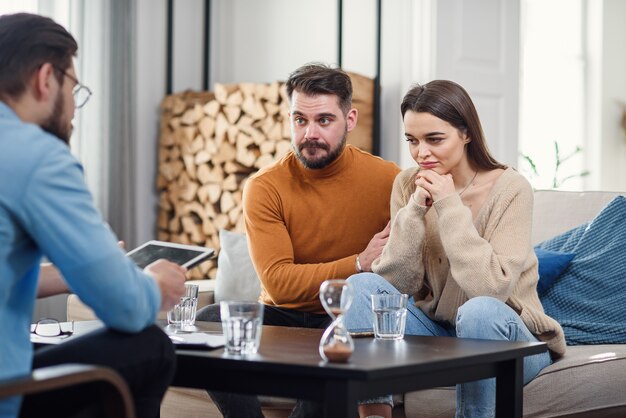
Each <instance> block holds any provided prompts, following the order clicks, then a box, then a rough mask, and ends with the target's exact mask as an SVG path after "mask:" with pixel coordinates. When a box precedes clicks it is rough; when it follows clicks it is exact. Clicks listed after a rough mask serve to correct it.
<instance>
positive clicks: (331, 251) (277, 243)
mask: <svg viewBox="0 0 626 418" xmlns="http://www.w3.org/2000/svg"><path fill="white" fill-rule="evenodd" d="M399 171H400V169H399V168H398V167H397V166H396V165H395V164H394V163H392V162H388V161H385V160H383V159H381V158H379V157H375V156H373V155H371V154H368V153H367V152H364V151H361V150H360V149H358V148H356V147H354V146H351V145H349V144H348V145H346V148H345V149H344V151H343V153H342V154H341V156H340V157H339V158H338V159H337V160H335V161H334V162H333V163H332V164H330V165H329V166H328V167H325V168H323V169H317V170H312V169H307V168H304V166H303V165H302V163H301V162H300V161H299V160H298V158H297V157H296V156H295V154H294V153H293V152H289V153H288V154H287V155H286V156H285V157H283V158H282V159H281V160H280V161H277V162H276V163H275V164H273V165H271V166H269V167H266V168H264V169H262V170H260V171H259V172H258V173H256V174H255V175H253V176H251V177H250V178H249V179H248V181H247V182H246V184H245V187H244V193H243V214H244V219H245V224H246V232H247V235H248V247H249V250H250V255H251V257H252V262H253V264H254V267H255V269H256V271H257V274H258V275H259V278H260V279H261V286H262V291H261V297H260V300H261V301H262V302H263V303H265V304H268V305H273V306H278V307H282V308H289V309H297V310H301V311H306V312H317V313H322V312H324V309H323V308H322V306H321V303H320V300H319V288H320V285H321V284H322V282H323V281H324V280H327V279H345V278H347V277H349V276H350V275H352V274H355V273H356V268H355V262H356V256H357V254H358V253H360V252H362V251H363V250H364V249H365V247H367V244H368V243H369V241H370V240H371V239H372V237H373V236H374V234H376V233H377V232H379V231H380V230H382V229H383V228H384V227H385V225H386V224H387V221H388V220H389V199H390V196H391V189H392V185H393V180H394V178H395V176H396V174H398V172H399Z"/></svg>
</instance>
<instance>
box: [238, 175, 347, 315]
mask: <svg viewBox="0 0 626 418" xmlns="http://www.w3.org/2000/svg"><path fill="white" fill-rule="evenodd" d="M243 212H244V218H245V225H246V233H247V235H248V246H249V250H250V256H251V258H252V262H253V264H254V266H255V269H256V271H257V274H258V276H259V279H260V280H261V284H262V286H263V291H264V293H265V295H264V297H268V298H269V299H271V302H272V303H273V304H275V305H277V306H282V307H285V308H291V309H293V308H295V307H297V308H298V309H302V310H308V311H311V310H318V309H319V303H318V302H317V301H318V293H319V287H320V285H321V283H322V282H323V281H324V280H327V279H339V278H347V277H349V276H350V275H352V274H355V273H356V267H355V262H356V254H354V255H350V256H347V257H344V258H340V259H338V260H334V261H330V262H324V263H314V264H296V263H295V262H294V249H293V245H292V241H291V237H290V235H289V231H288V230H287V227H286V225H285V220H284V218H283V215H282V202H281V200H280V196H279V194H278V193H277V192H276V190H274V188H273V187H272V185H271V184H267V183H266V182H264V181H261V180H260V179H259V178H254V177H253V178H250V179H249V180H248V181H247V182H246V185H245V187H244V197H243ZM302 301H315V302H309V305H308V306H303V302H302Z"/></svg>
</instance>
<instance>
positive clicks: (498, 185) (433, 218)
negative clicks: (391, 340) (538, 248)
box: [372, 168, 565, 357]
mask: <svg viewBox="0 0 626 418" xmlns="http://www.w3.org/2000/svg"><path fill="white" fill-rule="evenodd" d="M417 170H418V169H417V168H410V169H407V170H404V171H402V172H401V173H400V174H398V176H397V177H396V179H395V182H394V185H393V191H392V195H391V219H392V224H391V234H390V236H389V241H388V242H387V244H386V245H385V248H384V249H383V252H382V255H381V256H380V258H379V259H377V260H376V261H375V262H374V263H373V265H372V269H373V271H374V272H375V273H377V274H379V275H381V276H383V277H384V278H385V279H386V280H388V281H389V282H390V283H391V284H392V285H393V286H395V287H396V288H397V289H398V290H399V291H400V292H402V293H407V294H409V295H411V294H412V295H413V296H414V299H415V305H416V306H417V307H419V308H420V309H421V310H422V311H423V312H424V313H425V314H426V315H428V317H430V318H431V319H433V320H435V321H441V322H445V323H448V324H451V325H454V324H455V319H456V313H457V310H458V308H459V307H460V306H461V305H462V304H463V303H464V302H466V301H467V300H468V299H469V298H472V297H475V296H491V297H494V298H497V299H499V300H501V301H504V302H506V304H507V305H509V306H510V307H511V308H513V309H514V310H515V311H516V312H517V313H518V314H519V315H520V317H521V318H522V321H523V322H524V324H526V326H527V327H528V329H529V330H530V331H531V332H532V333H533V334H534V335H535V336H537V338H538V339H539V340H541V341H544V342H546V343H547V345H548V348H549V349H550V351H551V353H552V355H553V356H555V357H560V356H562V355H563V354H564V353H565V338H564V335H563V329H562V328H561V326H560V325H559V324H558V322H556V321H555V320H554V319H552V318H550V317H549V316H547V315H546V314H545V313H544V311H543V307H542V306H541V302H540V301H539V296H538V295H537V280H538V272H537V265H538V263H537V257H536V256H535V252H534V251H533V247H532V245H531V242H530V239H531V226H532V210H533V191H532V188H531V186H530V184H529V183H528V181H527V180H526V179H525V178H524V177H523V176H521V175H520V174H518V173H517V172H516V171H515V170H513V169H512V168H508V169H507V170H505V171H504V172H503V173H502V175H501V176H500V177H499V178H498V180H497V181H496V182H495V184H494V186H493V188H492V190H491V192H490V194H489V196H488V197H487V199H486V201H485V203H484V204H483V207H482V208H481V209H480V211H479V213H478V215H477V217H476V219H475V220H472V213H471V211H470V209H469V208H468V207H466V206H465V205H464V204H463V202H462V201H461V198H460V196H459V195H458V194H456V193H455V194H453V195H450V196H448V197H446V198H444V199H441V200H439V201H437V202H434V204H433V205H432V207H431V208H428V207H425V206H420V205H418V204H417V202H416V201H415V199H413V198H412V196H413V192H414V191H415V184H414V179H415V174H416V173H417Z"/></svg>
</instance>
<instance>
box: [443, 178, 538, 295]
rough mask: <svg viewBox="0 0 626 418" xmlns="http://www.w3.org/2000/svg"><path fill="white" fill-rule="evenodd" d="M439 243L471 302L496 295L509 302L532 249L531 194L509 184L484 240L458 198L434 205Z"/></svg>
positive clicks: (493, 209)
mask: <svg viewBox="0 0 626 418" xmlns="http://www.w3.org/2000/svg"><path fill="white" fill-rule="evenodd" d="M433 208H434V209H435V210H436V211H437V215H438V228H439V232H440V237H441V242H442V245H443V247H444V250H445V253H446V256H447V257H448V261H449V263H450V272H451V275H452V277H453V278H454V280H455V281H456V282H457V284H458V285H459V287H460V288H461V289H462V290H463V291H464V292H465V294H466V295H467V297H468V298H472V297H475V296H492V297H495V298H498V299H500V300H502V301H506V300H507V299H508V298H509V297H510V296H511V294H512V292H513V290H514V288H515V285H516V284H517V281H518V280H519V277H520V275H521V273H522V271H523V269H524V264H525V263H526V260H527V259H528V254H529V252H530V251H531V250H532V248H531V245H530V233H531V223H532V190H531V188H530V185H528V184H527V183H525V184H523V185H521V184H519V183H517V184H511V187H508V188H507V189H506V190H504V191H502V192H501V194H500V195H499V197H498V200H497V201H496V202H495V203H494V204H493V205H490V206H487V207H484V208H483V210H490V211H491V212H490V213H489V216H488V218H489V219H488V221H487V225H486V226H485V231H484V234H483V237H481V236H480V235H479V233H478V231H477V230H476V227H475V226H474V223H473V220H472V214H471V211H470V210H469V208H467V207H466V206H464V205H463V202H462V201H461V198H460V197H459V196H458V195H457V194H453V195H450V196H448V197H446V198H445V199H442V200H440V201H437V202H435V204H434V205H433Z"/></svg>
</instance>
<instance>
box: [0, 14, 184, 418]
mask: <svg viewBox="0 0 626 418" xmlns="http://www.w3.org/2000/svg"><path fill="white" fill-rule="evenodd" d="M77 49H78V47H77V44H76V41H75V40H74V38H73V37H72V36H71V35H70V34H69V33H68V32H67V31H66V30H65V29H64V28H63V27H61V26H60V25H58V24H56V23H55V22H54V21H52V20H51V19H48V18H44V17H41V16H37V15H31V14H24V13H21V14H14V15H5V16H0V380H5V379H11V378H15V377H18V376H23V375H27V374H28V373H30V371H31V368H37V367H42V366H49V365H54V364H62V363H68V362H73V363H92V364H100V365H105V366H109V367H112V368H114V369H116V370H117V371H118V372H119V373H120V374H121V375H122V376H123V377H124V378H125V380H126V382H127V383H128V385H129V387H130V389H131V392H132V395H133V398H134V401H135V407H136V415H137V416H138V417H156V416H158V415H159V408H160V401H161V399H162V397H163V395H164V393H165V391H166V389H167V387H168V385H169V383H170V381H171V379H172V377H173V374H174V368H175V355H174V350H173V348H172V345H171V342H170V341H169V339H168V338H167V336H166V335H165V334H164V333H163V332H162V331H161V330H160V329H159V328H158V327H156V326H155V325H153V323H154V320H155V318H156V314H157V312H158V311H159V310H167V309H170V308H171V307H172V306H173V305H174V304H175V303H176V301H178V300H179V298H180V296H182V294H183V292H184V281H185V269H184V268H182V267H180V266H178V265H176V264H173V263H170V262H168V261H165V260H159V261H157V262H155V263H153V264H151V265H150V266H148V267H146V269H145V270H144V271H141V270H140V269H138V268H137V267H136V266H135V265H134V264H133V263H132V261H130V259H128V258H127V257H126V256H125V255H124V253H123V251H122V250H121V249H120V248H119V247H118V245H117V239H116V238H115V237H114V235H113V234H112V233H111V231H110V230H109V229H108V228H107V227H106V225H105V223H104V222H103V220H102V218H101V216H100V214H99V213H98V211H97V210H96V208H95V207H94V205H93V202H92V199H91V195H90V193H89V191H88V190H87V187H86V185H85V183H84V180H83V172H82V167H81V165H80V164H79V163H78V162H77V161H76V159H75V158H74V157H73V156H72V154H71V153H70V149H69V138H70V135H71V131H72V118H73V116H74V109H75V107H80V106H82V105H83V104H84V103H85V101H86V99H87V98H88V96H89V94H90V92H89V90H88V89H87V88H86V87H85V86H83V85H82V84H80V83H79V82H78V80H77V78H76V73H75V71H74V64H73V57H74V56H75V55H76V51H77ZM42 256H46V257H47V258H48V259H49V260H50V261H51V262H52V263H54V264H55V265H56V267H57V268H58V269H59V270H60V272H61V274H62V276H63V278H61V276H60V275H59V274H56V273H55V272H54V270H50V269H46V271H44V272H43V274H41V275H40V261H41V259H42ZM68 290H69V291H71V292H74V293H76V294H78V296H80V298H81V299H82V300H83V301H84V302H85V303H86V304H87V305H89V306H90V307H91V308H92V309H93V310H94V311H95V313H96V314H97V315H98V317H99V318H100V319H101V320H102V321H103V322H104V323H105V324H106V326H107V327H106V328H105V329H102V330H101V331H97V332H95V333H93V334H89V335H86V336H83V337H79V338H77V339H75V340H72V341H68V342H66V343H64V344H60V345H57V346H50V347H47V348H44V349H40V350H37V351H36V352H34V353H33V348H32V345H31V343H30V340H29V333H30V322H31V315H32V312H33V306H34V301H35V298H36V297H38V296H49V295H53V294H57V293H62V292H67V291H68ZM57 396H59V394H57ZM82 400H83V397H82V396H74V397H73V398H72V399H71V400H70V401H68V400H67V399H66V400H65V402H64V403H63V407H64V410H65V409H66V408H67V407H69V406H72V405H75V406H76V407H77V408H80V407H82V406H84V405H81V401H82ZM41 404H42V402H40V401H39V402H36V401H35V399H31V398H28V397H27V398H25V399H24V402H23V405H21V399H20V398H17V397H14V398H10V399H3V400H0V417H1V418H5V417H15V416H17V415H18V414H21V415H23V416H24V415H29V414H31V415H37V414H40V413H41V412H38V411H37V408H38V407H39V408H42V405H41ZM20 405H21V412H20ZM54 407H55V406H54V404H49V403H46V404H45V405H44V406H43V408H45V410H48V411H54V412H58V410H55V409H54ZM68 416H69V415H68Z"/></svg>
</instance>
